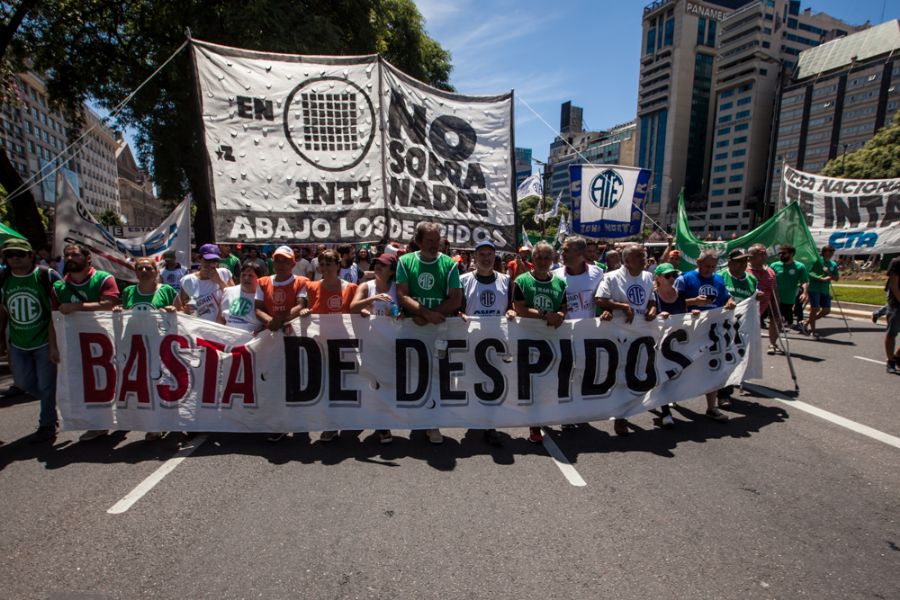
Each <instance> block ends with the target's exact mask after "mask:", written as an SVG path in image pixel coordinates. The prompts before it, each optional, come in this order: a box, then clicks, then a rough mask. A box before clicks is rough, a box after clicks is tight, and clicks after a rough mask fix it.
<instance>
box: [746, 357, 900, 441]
mask: <svg viewBox="0 0 900 600" xmlns="http://www.w3.org/2000/svg"><path fill="white" fill-rule="evenodd" d="M857 358H859V357H858V356H857ZM743 386H744V388H746V389H749V390H750V391H752V392H753V393H755V394H759V395H761V396H766V397H768V398H772V399H774V400H778V401H779V402H784V403H785V404H787V405H789V406H792V407H794V408H796V409H799V410H802V411H804V412H808V413H809V414H811V415H815V416H817V417H819V418H821V419H825V420H826V421H830V422H832V423H834V424H835V425H840V426H841V427H845V428H847V429H849V430H850V431H855V432H856V433H860V434H862V435H864V436H867V437H870V438H872V439H873V440H878V441H879V442H882V443H884V444H887V445H888V446H893V447H894V448H898V449H900V437H896V436H893V435H890V434H887V433H884V432H882V431H878V430H877V429H873V428H871V427H869V426H868V425H863V424H862V423H857V422H856V421H851V420H850V419H847V418H846V417H842V416H840V415H836V414H834V413H833V412H828V411H827V410H823V409H821V408H819V407H818V406H813V405H812V404H807V403H806V402H802V401H800V400H793V399H792V398H788V397H787V396H784V395H783V394H780V393H778V392H777V391H775V390H773V389H771V388H767V387H765V386H763V385H755V384H752V383H744V384H743Z"/></svg>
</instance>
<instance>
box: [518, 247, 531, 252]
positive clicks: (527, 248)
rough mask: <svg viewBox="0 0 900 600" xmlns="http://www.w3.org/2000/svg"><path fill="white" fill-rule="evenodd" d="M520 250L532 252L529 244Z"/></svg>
mask: <svg viewBox="0 0 900 600" xmlns="http://www.w3.org/2000/svg"><path fill="white" fill-rule="evenodd" d="M519 252H531V248H529V247H528V246H522V247H521V248H519Z"/></svg>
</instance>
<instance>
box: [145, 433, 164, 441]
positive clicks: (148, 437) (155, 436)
mask: <svg viewBox="0 0 900 600" xmlns="http://www.w3.org/2000/svg"><path fill="white" fill-rule="evenodd" d="M162 437H163V432H162V431H148V432H147V433H146V434H144V441H145V442H155V441H156V440H161V439H162Z"/></svg>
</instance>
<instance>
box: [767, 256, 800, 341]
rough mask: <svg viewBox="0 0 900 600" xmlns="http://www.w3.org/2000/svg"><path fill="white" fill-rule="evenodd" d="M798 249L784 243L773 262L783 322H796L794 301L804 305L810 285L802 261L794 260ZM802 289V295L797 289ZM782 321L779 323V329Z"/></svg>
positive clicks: (789, 323) (787, 323)
mask: <svg viewBox="0 0 900 600" xmlns="http://www.w3.org/2000/svg"><path fill="white" fill-rule="evenodd" d="M795 253H796V250H794V247H793V246H791V245H790V244H783V245H782V246H781V247H780V248H779V250H778V258H779V259H780V260H777V261H775V262H773V263H772V264H771V267H772V270H773V271H775V291H776V293H775V295H776V296H777V297H778V308H779V310H780V312H781V318H782V320H783V323H784V324H786V325H791V324H792V323H793V322H794V302H795V301H799V302H800V305H801V306H802V305H803V304H804V303H805V302H806V290H807V287H808V285H809V274H808V273H807V271H806V267H805V266H803V264H802V263H798V262H797V261H795V260H794V254H795ZM798 290H800V296H799V297H798V296H797V291H798ZM781 326H782V323H779V330H780V329H781Z"/></svg>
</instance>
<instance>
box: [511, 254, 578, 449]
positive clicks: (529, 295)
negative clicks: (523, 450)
mask: <svg viewBox="0 0 900 600" xmlns="http://www.w3.org/2000/svg"><path fill="white" fill-rule="evenodd" d="M553 254H554V250H553V246H551V245H550V244H548V243H547V242H545V241H543V240H541V241H539V242H538V243H537V244H535V246H534V250H533V251H532V252H531V258H532V260H533V261H534V268H533V269H532V270H531V271H529V272H527V273H523V274H522V275H519V276H518V277H517V278H516V280H515V285H514V286H513V292H512V297H513V309H514V310H515V311H516V315H517V316H519V317H522V318H525V319H541V320H543V321H546V322H547V327H554V328H558V327H559V326H560V325H562V323H563V321H565V319H566V282H565V280H564V279H562V278H561V277H559V276H558V275H554V274H553V273H552V272H551V271H550V267H551V265H552V264H553ZM528 441H529V442H531V443H532V444H540V443H541V442H543V441H544V435H543V433H541V428H540V427H534V426H532V427H529V429H528Z"/></svg>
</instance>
